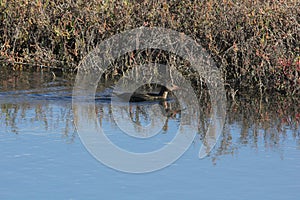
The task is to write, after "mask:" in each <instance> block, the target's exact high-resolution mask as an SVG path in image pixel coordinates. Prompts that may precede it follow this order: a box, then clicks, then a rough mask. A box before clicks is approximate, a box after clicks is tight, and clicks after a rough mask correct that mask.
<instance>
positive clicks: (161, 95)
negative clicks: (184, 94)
mask: <svg viewBox="0 0 300 200" xmlns="http://www.w3.org/2000/svg"><path fill="white" fill-rule="evenodd" d="M178 89H180V87H178V86H177V85H174V84H172V85H170V86H167V87H166V86H161V88H160V91H159V92H158V93H152V92H148V93H140V92H134V93H121V94H115V96H116V97H118V98H120V99H129V102H143V101H165V100H167V97H168V94H169V92H172V91H175V90H178Z"/></svg>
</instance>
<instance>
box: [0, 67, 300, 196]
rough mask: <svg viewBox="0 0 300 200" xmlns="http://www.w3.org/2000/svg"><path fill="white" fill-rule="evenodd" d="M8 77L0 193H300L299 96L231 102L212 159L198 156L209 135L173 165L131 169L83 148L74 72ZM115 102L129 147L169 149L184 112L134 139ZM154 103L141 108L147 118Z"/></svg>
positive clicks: (2, 101) (107, 126) (3, 90)
mask: <svg viewBox="0 0 300 200" xmlns="http://www.w3.org/2000/svg"><path fill="white" fill-rule="evenodd" d="M7 76H8V78H5V79H1V81H0V83H1V84H0V108H1V114H0V127H1V128H0V199H196V198H197V199H209V198H211V199H299V198H300V194H299V191H300V190H299V189H300V175H299V171H300V140H299V135H300V129H299V118H297V116H298V114H299V111H300V110H299V104H296V103H295V102H294V101H292V100H291V101H289V100H287V99H284V101H279V102H277V101H275V102H273V101H272V102H271V99H272V98H270V99H269V101H268V102H267V103H262V104H260V101H256V100H249V99H243V100H241V102H238V103H237V104H229V105H228V114H227V119H226V126H225V128H224V131H223V134H222V136H221V138H220V139H219V141H218V143H217V145H216V147H215V148H214V150H213V151H212V152H211V154H210V155H209V156H208V157H205V158H204V159H199V158H198V153H199V149H200V146H201V144H202V142H201V139H202V135H201V133H200V134H199V135H198V136H196V138H195V140H194V142H193V144H192V145H191V146H190V148H189V149H188V150H187V151H186V152H185V153H184V154H183V156H182V157H180V158H179V159H178V160H177V161H176V162H174V163H173V164H171V165H170V166H168V167H166V168H164V169H162V170H159V171H155V172H152V173H146V174H129V173H123V172H119V171H116V170H114V169H111V168H109V167H107V166H105V165H103V164H102V163H101V162H99V161H98V160H96V159H95V158H94V157H93V156H92V155H91V154H90V153H89V152H88V151H87V150H86V148H85V147H84V145H83V143H82V141H81V140H80V138H79V136H78V133H77V132H76V130H75V126H74V112H73V110H72V101H71V97H70V96H71V94H72V93H71V92H72V80H73V79H68V78H66V77H58V76H57V77H56V79H54V78H53V76H52V74H51V73H44V74H40V73H28V74H27V73H25V74H22V75H19V76H18V80H16V77H12V78H11V76H9V75H7ZM296 102H297V99H296ZM109 105H110V103H109V102H108V101H99V102H96V110H97V116H98V117H99V124H101V126H102V127H103V129H104V130H105V133H106V134H107V136H108V137H109V138H110V139H111V140H112V141H113V142H114V143H116V144H118V145H119V146H121V147H122V148H127V149H128V150H130V151H134V152H136V151H140V152H147V151H153V150H155V149H157V148H161V147H162V146H164V145H166V144H168V142H169V141H170V140H171V139H172V138H173V136H174V132H176V131H177V128H178V125H179V123H180V115H179V114H176V115H175V116H174V117H173V118H169V121H168V124H167V125H168V126H167V127H165V129H164V130H163V131H162V132H161V133H159V134H158V135H156V136H155V137H152V138H149V139H134V138H132V137H130V136H127V135H124V133H123V132H122V131H121V130H120V129H119V128H118V126H117V125H116V124H115V123H114V122H113V120H112V117H111V116H110V112H111V109H110V106H109ZM148 106H149V104H148V103H144V104H137V105H134V106H133V111H134V117H135V119H140V122H141V123H142V124H143V125H146V124H147V123H148V122H149V121H148V119H147V117H148V116H147V113H146V114H145V113H144V114H143V112H142V111H144V110H146V111H147V107H148ZM143 109H144V110H143ZM137 110H140V111H137ZM204 110H205V109H204ZM137 114H139V116H140V118H136V115H137ZM204 129H205V126H204ZM136 164H137V165H138V164H139V163H136Z"/></svg>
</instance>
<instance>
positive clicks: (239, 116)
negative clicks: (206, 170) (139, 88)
mask: <svg viewBox="0 0 300 200" xmlns="http://www.w3.org/2000/svg"><path fill="white" fill-rule="evenodd" d="M23 73H24V74H23V75H22V76H21V75H18V76H14V75H11V74H10V75H7V74H6V76H7V77H8V78H5V79H1V80H0V83H1V85H0V109H1V113H0V126H1V130H2V133H3V131H4V133H10V132H11V133H15V134H39V133H40V132H41V130H44V131H43V132H44V133H45V132H53V131H54V132H56V133H58V134H63V136H64V137H66V138H68V140H69V141H72V140H74V137H76V134H74V131H75V127H74V121H73V119H74V120H76V116H73V111H72V105H71V104H72V101H71V95H72V79H69V78H66V77H59V76H56V77H55V78H54V77H53V75H52V74H51V73H45V74H43V75H41V73H29V74H25V72H23ZM4 77H5V74H4ZM105 88H106V86H105ZM108 90H110V89H108ZM107 93H109V92H108V91H107V90H104V92H103V94H104V95H107ZM97 95H100V96H101V95H102V94H101V93H99V94H97ZM154 104H157V105H159V107H160V109H161V113H162V114H163V116H164V117H166V120H165V122H164V125H163V128H162V131H161V134H171V133H170V131H169V130H170V129H174V128H176V127H172V126H176V124H177V126H178V124H179V122H180V119H181V112H182V110H181V109H180V107H179V105H178V104H177V102H176V99H175V100H171V101H165V102H156V103H154ZM299 105H300V103H299V99H292V98H281V97H268V98H263V99H258V98H253V97H251V99H250V98H246V97H245V98H243V99H242V98H241V99H238V100H237V101H236V102H228V105H227V108H228V112H227V117H226V125H225V128H224V131H223V134H222V136H221V137H220V140H219V142H218V144H217V145H216V147H215V149H214V151H213V152H212V153H211V158H212V159H213V161H215V160H216V159H217V158H218V157H220V156H221V155H225V154H234V153H236V152H237V151H238V149H239V148H241V147H243V146H245V145H247V146H250V147H251V148H253V149H258V148H259V147H260V146H261V145H259V144H263V146H264V147H265V148H266V149H281V148H284V144H285V141H286V140H293V141H295V142H297V145H298V148H300V143H299V134H300V129H299V123H300V107H299ZM150 106H151V104H149V102H145V103H133V104H130V108H129V110H128V112H127V114H128V115H129V117H130V119H131V120H132V121H133V122H135V123H136V124H137V125H140V126H147V125H149V124H151V121H150V116H149V112H148V110H149V107H150ZM89 112H90V113H91V116H92V112H96V116H97V119H98V121H99V124H100V125H101V126H104V125H105V126H107V125H109V127H110V129H111V130H118V128H117V124H116V123H115V120H114V117H113V115H112V113H113V110H112V108H111V105H110V102H109V101H107V100H100V101H96V107H95V110H90V111H89ZM200 113H201V114H200V116H199V117H198V118H195V117H194V116H190V119H191V120H193V119H198V121H197V122H195V123H196V124H197V127H198V135H197V137H196V138H195V144H199V147H200V145H201V143H200V142H199V141H202V140H203V138H204V136H205V134H206V132H207V127H208V125H209V122H210V117H211V106H210V101H209V98H207V96H205V95H203V96H201V101H200ZM58 127H64V128H63V129H58ZM195 158H196V156H195Z"/></svg>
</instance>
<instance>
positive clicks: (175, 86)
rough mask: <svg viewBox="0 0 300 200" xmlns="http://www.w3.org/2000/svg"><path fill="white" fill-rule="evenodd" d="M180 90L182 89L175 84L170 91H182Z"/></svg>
mask: <svg viewBox="0 0 300 200" xmlns="http://www.w3.org/2000/svg"><path fill="white" fill-rule="evenodd" d="M180 89H181V88H180V87H179V86H177V85H174V84H173V85H172V86H171V87H170V91H174V90H180Z"/></svg>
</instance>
